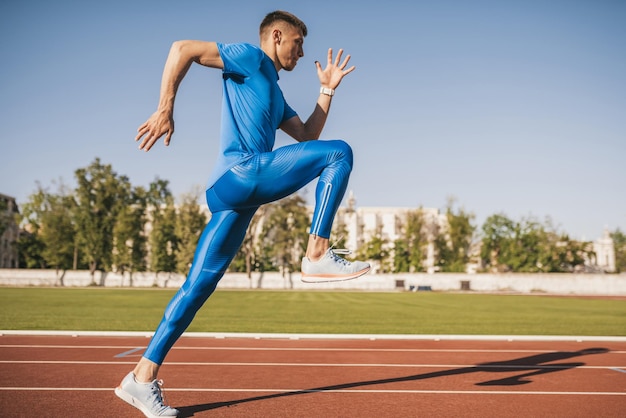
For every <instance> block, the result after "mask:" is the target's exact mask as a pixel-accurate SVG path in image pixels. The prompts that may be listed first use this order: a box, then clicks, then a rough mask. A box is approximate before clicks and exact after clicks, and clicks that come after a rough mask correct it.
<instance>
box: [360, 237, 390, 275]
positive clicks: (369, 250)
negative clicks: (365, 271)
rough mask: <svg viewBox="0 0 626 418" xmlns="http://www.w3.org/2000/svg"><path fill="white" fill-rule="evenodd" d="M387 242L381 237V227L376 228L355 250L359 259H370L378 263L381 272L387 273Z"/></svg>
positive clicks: (388, 253)
mask: <svg viewBox="0 0 626 418" xmlns="http://www.w3.org/2000/svg"><path fill="white" fill-rule="evenodd" d="M388 244H389V242H388V240H387V239H385V238H384V237H383V233H382V228H381V227H378V228H376V231H375V233H374V235H373V236H372V237H371V238H370V240H369V241H368V242H366V243H365V245H364V246H362V247H361V248H359V250H358V251H357V257H358V258H359V259H362V260H363V259H365V260H371V261H373V262H374V263H376V264H377V265H378V270H379V271H380V272H381V273H387V272H388V271H389V270H390V266H389V256H390V254H391V253H390V251H389V245H388Z"/></svg>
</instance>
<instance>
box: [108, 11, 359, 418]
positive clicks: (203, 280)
mask: <svg viewBox="0 0 626 418" xmlns="http://www.w3.org/2000/svg"><path fill="white" fill-rule="evenodd" d="M259 32H260V33H259V35H260V47H257V46H253V45H250V44H243V43H241V44H222V43H216V42H204V41H178V42H174V44H173V45H172V47H171V49H170V52H169V55H168V57H167V60H166V63H165V68H164V70H163V78H162V82H161V92H160V99H159V105H158V108H157V111H156V112H155V113H154V114H153V115H152V116H150V118H149V119H148V120H147V121H146V122H145V123H144V124H143V125H141V126H140V127H139V130H138V134H137V137H136V141H139V149H141V150H144V151H149V150H150V149H151V148H152V147H153V146H154V144H155V143H156V142H157V141H158V140H159V139H160V138H162V137H165V139H164V142H165V145H169V144H170V140H171V138H172V134H173V133H174V119H173V114H174V100H175V97H176V92H177V90H178V86H179V85H180V83H181V81H182V79H183V78H184V77H185V74H186V73H187V70H188V69H189V67H190V66H191V64H192V63H194V62H195V63H198V64H200V65H203V66H206V67H211V68H217V69H221V70H222V77H223V103H222V119H221V135H220V150H221V153H220V156H219V158H218V162H217V165H216V168H215V169H214V171H213V174H212V176H211V178H210V181H209V185H208V189H207V192H206V198H207V203H208V206H209V209H210V211H211V213H212V216H211V219H210V221H209V223H208V225H207V226H206V228H205V230H204V231H203V233H202V236H201V237H200V240H199V242H198V247H197V249H196V253H195V256H194V261H193V264H192V266H191V269H190V271H189V275H188V276H187V279H186V281H185V283H184V284H183V285H182V286H181V288H180V290H179V291H178V292H177V293H176V295H175V296H174V298H173V299H172V300H171V301H170V302H169V304H168V306H167V308H166V309H165V313H164V315H163V319H162V320H161V323H160V324H159V326H158V327H157V329H156V331H155V333H154V336H153V337H152V339H151V341H150V344H149V345H148V347H147V349H146V351H145V353H144V355H143V357H142V358H141V360H140V361H139V362H138V363H137V365H136V367H135V369H134V370H133V371H132V372H131V373H129V374H128V375H127V376H126V377H125V378H124V379H123V380H122V383H121V384H120V386H119V387H117V388H116V389H115V393H116V394H117V395H118V396H119V397H120V398H122V399H123V400H125V401H126V402H128V403H129V404H131V405H133V406H135V407H136V408H138V409H140V410H141V411H142V412H143V413H144V414H145V415H146V416H148V417H153V416H156V417H159V416H176V415H177V414H178V411H177V410H176V409H174V408H171V407H169V406H167V405H165V403H164V402H163V398H162V394H161V387H160V386H161V382H160V381H159V380H157V375H158V371H159V368H160V366H161V364H162V363H163V360H164V359H165V356H166V355H167V353H168V352H169V350H170V349H171V347H172V346H173V345H174V343H175V342H176V341H177V340H178V338H179V337H180V336H181V335H182V333H183V332H184V331H185V330H186V329H187V327H188V326H189V324H190V323H191V321H192V319H193V317H194V316H195V314H196V312H197V311H198V309H200V307H201V306H202V305H203V304H204V302H206V300H207V299H208V298H209V296H210V295H211V294H212V293H213V291H214V290H215V288H216V286H217V283H218V282H219V280H220V279H221V278H222V276H223V275H224V273H225V272H226V269H227V268H228V266H229V264H230V262H231V260H232V259H233V257H234V256H235V254H236V252H237V250H238V249H239V246H240V245H241V243H242V241H243V239H244V236H245V233H246V229H247V227H248V224H249V223H250V221H251V219H252V216H253V215H254V213H255V212H256V210H257V209H258V208H259V206H260V205H263V204H265V203H269V202H272V201H276V200H278V199H282V198H284V197H286V196H288V195H290V194H292V193H294V192H296V191H298V190H300V189H301V188H302V187H304V186H305V185H306V184H308V183H309V182H311V181H312V180H314V179H315V178H319V179H318V183H317V186H316V190H315V199H316V200H315V209H314V213H313V220H312V225H311V229H310V235H309V242H308V247H307V250H306V254H305V256H304V257H303V259H302V269H301V270H302V280H303V281H307V282H318V281H335V280H349V279H354V278H357V277H359V276H361V275H363V274H365V273H367V272H368V271H369V269H370V266H369V264H368V263H364V262H361V261H354V262H349V261H347V260H345V259H343V258H341V257H339V256H338V255H337V254H336V253H335V252H333V250H332V248H330V245H329V238H330V232H331V227H332V223H333V220H334V217H335V214H336V212H337V209H338V207H339V204H340V203H341V200H342V198H343V195H344V193H345V191H346V187H347V184H348V178H349V176H350V172H351V171H352V149H351V148H350V146H349V145H348V144H347V143H345V142H344V141H341V140H332V141H316V140H317V139H318V138H319V136H320V134H321V132H322V128H323V127H324V124H325V123H326V118H327V116H328V111H329V109H330V104H331V100H332V97H333V95H334V94H335V89H336V88H337V87H338V86H339V84H340V83H341V80H343V77H344V76H346V75H347V74H349V73H351V72H352V71H353V70H354V68H355V67H354V66H351V67H349V68H346V67H347V66H348V62H349V60H350V55H347V56H346V58H345V59H344V60H343V61H342V59H341V57H342V55H343V50H341V49H340V50H339V51H338V53H337V56H336V57H335V58H334V59H333V51H332V49H329V50H328V59H327V63H326V68H322V66H321V65H320V63H319V62H317V61H316V62H315V65H316V67H317V75H318V78H319V81H320V84H321V86H320V94H319V97H318V99H317V105H316V106H315V109H314V111H313V113H312V114H311V115H310V116H309V118H308V119H307V121H306V122H302V120H301V119H300V117H299V116H298V115H297V114H296V112H295V111H294V110H293V109H292V108H291V107H290V106H289V105H288V104H287V102H286V101H285V99H284V97H283V94H282V91H281V90H280V87H279V86H278V78H279V77H278V72H279V71H280V70H283V69H284V70H286V71H291V70H293V69H294V68H295V66H296V64H297V62H298V60H299V59H300V58H302V57H303V56H304V50H303V43H304V37H305V36H306V35H307V28H306V25H305V24H304V23H303V22H302V21H301V20H300V19H298V18H297V17H296V16H294V15H292V14H291V13H287V12H284V11H275V12H272V13H269V14H268V15H267V16H266V17H265V18H264V20H263V21H262V22H261V25H260V31H259ZM278 128H280V129H282V130H283V131H285V132H286V133H287V134H288V135H290V136H291V137H293V138H294V139H295V140H296V141H297V143H296V144H292V145H288V146H285V147H280V148H278V149H276V150H273V147H274V141H275V136H276V130H277V129H278Z"/></svg>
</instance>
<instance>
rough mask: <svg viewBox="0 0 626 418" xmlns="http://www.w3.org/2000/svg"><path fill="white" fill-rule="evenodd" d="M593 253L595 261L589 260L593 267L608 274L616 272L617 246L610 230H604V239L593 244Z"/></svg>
mask: <svg viewBox="0 0 626 418" xmlns="http://www.w3.org/2000/svg"><path fill="white" fill-rule="evenodd" d="M593 252H594V253H595V259H592V260H589V263H590V264H591V266H592V267H595V268H597V269H599V270H602V271H604V272H606V273H614V272H615V245H614V243H613V239H612V238H611V235H610V233H609V231H608V229H605V230H604V235H603V236H602V238H598V239H597V240H595V241H594V242H593Z"/></svg>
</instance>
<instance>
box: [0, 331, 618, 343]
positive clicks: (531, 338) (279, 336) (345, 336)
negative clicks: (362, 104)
mask: <svg viewBox="0 0 626 418" xmlns="http://www.w3.org/2000/svg"><path fill="white" fill-rule="evenodd" d="M2 335H57V336H71V337H81V336H89V337H93V336H96V337H145V338H151V337H152V335H153V333H152V332H143V331H59V330H0V336H2ZM182 337H193V338H217V339H225V338H252V339H281V340H283V339H284V340H300V339H312V340H364V339H365V340H372V341H376V340H412V341H415V340H432V341H509V342H515V341H575V342H590V341H612V342H620V341H621V342H626V336H610V335H448V334H442V335H439V334H429V335H426V334H287V333H249V332H185V333H183V335H182Z"/></svg>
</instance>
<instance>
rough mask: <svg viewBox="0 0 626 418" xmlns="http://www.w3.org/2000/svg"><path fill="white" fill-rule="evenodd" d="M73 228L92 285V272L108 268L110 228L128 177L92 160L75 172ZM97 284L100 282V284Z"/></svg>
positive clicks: (109, 259)
mask: <svg viewBox="0 0 626 418" xmlns="http://www.w3.org/2000/svg"><path fill="white" fill-rule="evenodd" d="M75 176H76V180H77V183H78V186H77V188H76V192H75V197H76V210H75V216H76V226H77V234H78V242H79V243H80V245H81V249H82V250H83V251H82V255H83V257H84V259H85V261H86V262H87V263H88V265H89V272H90V274H91V279H92V280H91V281H92V284H94V285H95V284H96V283H95V272H96V270H102V271H108V270H110V269H111V265H112V257H113V229H114V227H115V223H116V219H117V215H118V213H119V212H120V210H121V208H122V206H123V204H124V201H125V200H126V199H124V190H126V187H127V186H126V183H128V178H126V177H124V176H122V177H118V175H117V173H115V172H114V171H113V169H112V167H111V165H109V164H102V163H101V162H100V159H99V158H96V159H95V160H94V161H93V162H92V163H91V164H90V165H89V166H88V167H87V168H80V169H78V170H76V171H75ZM100 284H101V285H102V284H103V283H100Z"/></svg>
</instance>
